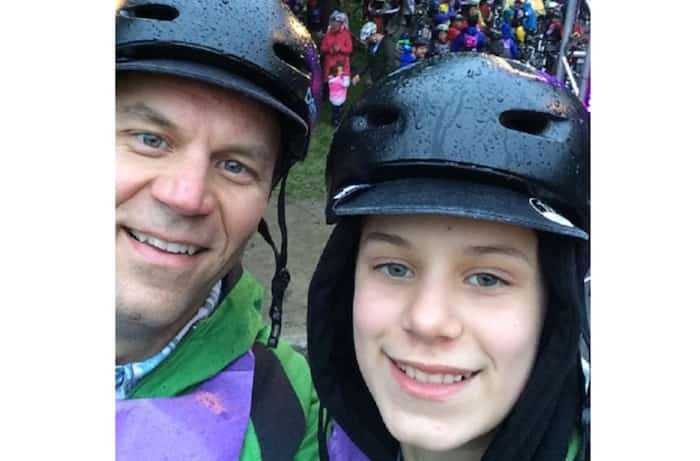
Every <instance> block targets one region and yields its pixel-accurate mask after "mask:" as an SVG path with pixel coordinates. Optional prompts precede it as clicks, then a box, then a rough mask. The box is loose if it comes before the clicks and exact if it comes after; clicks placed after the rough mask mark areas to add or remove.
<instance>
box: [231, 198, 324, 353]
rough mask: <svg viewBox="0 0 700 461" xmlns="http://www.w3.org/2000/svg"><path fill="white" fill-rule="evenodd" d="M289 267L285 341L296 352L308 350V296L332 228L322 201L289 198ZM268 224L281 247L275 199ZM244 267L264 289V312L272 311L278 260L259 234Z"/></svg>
mask: <svg viewBox="0 0 700 461" xmlns="http://www.w3.org/2000/svg"><path fill="white" fill-rule="evenodd" d="M286 202H287V230H288V239H289V243H288V247H287V253H288V256H287V261H288V262H287V267H288V269H289V272H290V274H291V277H292V278H291V281H290V282H289V286H288V287H287V291H286V292H285V298H284V305H283V315H282V337H283V338H285V339H286V340H287V341H289V342H290V343H291V344H292V345H293V346H294V347H295V348H297V349H299V350H302V351H305V350H306V301H307V300H306V296H307V289H308V287H309V282H310V281H311V276H312V275H313V271H314V268H315V267H316V263H317V262H318V258H319V257H320V256H321V251H323V246H324V245H325V243H326V240H327V239H328V235H329V234H330V232H331V229H332V226H328V225H326V224H325V218H324V215H323V205H324V202H323V200H309V199H295V198H289V197H287V200H286ZM265 220H266V221H267V224H268V226H269V227H270V232H271V233H272V236H273V238H274V241H275V245H277V247H278V248H279V246H280V234H279V229H278V226H277V200H276V194H274V199H271V200H270V204H269V205H268V208H267V210H266V212H265ZM243 266H244V267H245V268H246V269H247V270H249V271H250V272H251V273H252V274H253V275H254V276H255V278H256V279H257V280H258V281H259V282H260V283H261V284H262V285H263V286H264V287H265V300H264V302H263V310H264V312H265V315H267V312H268V309H269V307H270V280H271V279H272V275H273V274H274V271H275V260H274V256H273V254H272V249H271V248H270V246H269V245H268V244H267V242H265V240H263V238H262V237H260V235H259V234H256V235H255V236H254V237H253V238H252V239H251V241H250V242H249V243H248V248H247V249H246V251H245V254H244V257H243Z"/></svg>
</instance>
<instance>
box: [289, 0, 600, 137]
mask: <svg viewBox="0 0 700 461" xmlns="http://www.w3.org/2000/svg"><path fill="white" fill-rule="evenodd" d="M283 1H284V3H286V4H287V5H288V6H289V7H290V8H291V9H292V11H293V12H294V13H295V14H296V15H297V17H298V18H299V19H300V20H301V21H302V22H304V24H305V25H306V26H307V28H308V29H309V30H310V31H311V33H312V34H313V35H314V36H315V37H316V38H317V40H318V42H319V50H320V53H321V58H322V62H323V77H324V81H325V82H326V84H327V85H326V88H325V94H326V97H327V98H328V100H329V101H330V102H331V106H332V107H333V114H334V115H333V117H332V123H333V125H334V126H337V123H338V122H339V120H340V115H339V114H340V113H341V111H342V105H343V103H344V101H345V98H346V95H347V89H348V86H349V85H350V84H351V83H352V84H357V83H359V82H360V80H362V79H364V80H365V81H366V82H367V83H369V84H371V83H372V82H376V81H378V80H379V79H381V78H382V77H384V76H385V75H387V74H388V73H390V72H391V71H393V70H396V69H398V68H401V67H405V66H408V65H412V64H414V63H415V62H417V61H421V60H423V59H426V58H428V57H431V56H434V55H442V54H446V53H451V52H471V51H475V52H486V53H489V54H494V55H497V56H501V57H504V58H509V59H516V60H520V61H522V62H524V63H528V64H530V65H532V66H533V67H535V68H537V69H539V70H542V71H544V72H547V73H549V74H552V75H553V74H555V73H556V67H557V60H558V53H559V49H560V46H561V40H562V30H563V24H564V15H565V12H566V3H567V0H560V1H552V0H362V2H349V1H347V0H346V1H345V2H336V4H335V5H334V6H337V7H338V8H339V9H336V10H333V11H332V12H331V13H330V15H329V16H328V19H327V24H328V25H327V27H324V24H323V20H324V16H323V14H322V9H321V6H322V5H321V4H320V2H319V1H318V0H283ZM360 4H361V8H362V10H361V11H362V15H361V24H362V26H361V28H360V30H359V34H358V33H355V34H353V32H352V31H351V26H350V20H349V17H348V14H349V13H350V9H353V13H356V12H357V10H358V8H360ZM343 8H345V9H346V10H347V11H341V9H343ZM324 28H325V30H322V29H324ZM571 38H572V39H573V40H583V41H585V40H587V37H586V30H585V28H584V26H583V24H582V21H577V22H575V24H574V28H573V31H572V35H571ZM536 42H537V43H536ZM535 43H536V44H535ZM354 48H361V49H362V50H366V53H367V55H366V57H367V59H366V65H364V66H363V68H362V69H356V70H355V71H354V72H353V69H352V68H351V56H352V54H353V50H354ZM536 49H537V51H535V50H536ZM331 95H332V99H331Z"/></svg>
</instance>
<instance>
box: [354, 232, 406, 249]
mask: <svg viewBox="0 0 700 461" xmlns="http://www.w3.org/2000/svg"><path fill="white" fill-rule="evenodd" d="M370 240H375V241H379V242H386V243H390V244H392V245H396V246H400V247H403V248H411V243H410V242H409V241H408V240H406V239H404V238H402V237H399V236H398V235H396V234H385V233H384V232H377V231H372V232H368V233H367V234H365V236H364V238H363V239H362V241H363V242H367V241H370Z"/></svg>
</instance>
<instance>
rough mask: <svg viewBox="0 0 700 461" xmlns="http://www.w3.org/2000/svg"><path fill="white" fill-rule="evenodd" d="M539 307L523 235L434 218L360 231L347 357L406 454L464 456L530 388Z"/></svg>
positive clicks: (388, 219) (528, 236) (538, 287)
mask: <svg viewBox="0 0 700 461" xmlns="http://www.w3.org/2000/svg"><path fill="white" fill-rule="evenodd" d="M544 305H545V294H544V290H543V288H542V281H541V278H540V270H539V266H538V258H537V235H536V233H535V232H534V231H532V230H529V229H525V228H522V227H516V226H512V225H507V224H500V223H493V222H487V221H477V220H471V219H466V218H455V217H445V216H433V215H420V216H417V215H414V216H373V217H368V218H367V219H366V222H365V224H364V226H363V230H362V235H361V238H360V244H359V252H358V256H357V267H356V271H355V293H354V301H353V335H354V340H355V352H356V355H357V361H358V365H359V368H360V371H361V373H362V376H363V378H364V380H365V382H366V383H367V386H368V388H369V390H370V392H371V394H372V396H373V398H374V400H375V402H376V403H377V407H378V408H379V411H380V413H381V415H382V418H383V420H384V423H385V424H386V426H387V428H388V429H389V431H390V432H391V433H392V435H393V436H394V437H396V438H397V439H398V440H399V441H400V442H401V443H402V446H403V447H404V448H411V447H412V448H413V449H419V450H427V451H444V450H452V449H455V448H460V447H462V448H464V449H473V448H475V446H480V445H483V443H485V442H484V441H485V440H488V439H489V435H490V433H491V431H493V430H494V429H495V428H496V427H497V426H498V424H500V423H501V421H503V419H504V418H505V417H506V415H507V414H508V412H509V411H510V410H511V408H512V407H513V405H514V404H515V402H516V401H517V399H518V397H519V396H520V394H521V392H522V390H523V387H524V386H525V383H526V382H527V380H528V377H529V374H530V371H531V369H532V366H533V363H534V361H535V357H536V353H537V345H538V340H539V336H540V330H541V326H542V322H543V318H544V311H545V309H544Z"/></svg>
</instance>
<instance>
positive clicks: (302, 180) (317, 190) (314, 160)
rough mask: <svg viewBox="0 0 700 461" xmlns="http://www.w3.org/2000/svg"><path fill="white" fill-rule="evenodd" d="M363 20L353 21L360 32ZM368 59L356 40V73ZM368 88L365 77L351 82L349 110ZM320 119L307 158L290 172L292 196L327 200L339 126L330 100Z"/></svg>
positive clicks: (353, 25)
mask: <svg viewBox="0 0 700 461" xmlns="http://www.w3.org/2000/svg"><path fill="white" fill-rule="evenodd" d="M360 27H361V24H359V23H358V24H352V23H351V25H350V29H351V30H352V31H353V32H355V33H356V34H359V28H360ZM366 62H367V55H366V50H365V49H364V48H362V46H361V45H360V44H358V43H354V44H353V53H352V56H351V64H350V65H351V68H352V72H353V75H354V74H355V73H357V72H359V71H361V70H362V69H364V67H365V65H366ZM366 88H367V83H366V82H365V81H364V80H363V81H361V82H360V83H358V84H357V85H351V86H350V88H349V90H348V99H347V101H346V102H345V104H344V106H343V110H344V111H347V110H348V108H349V107H350V105H351V104H352V102H353V101H355V99H357V98H358V97H359V96H360V95H361V94H362V93H363V92H364V91H365V89H366ZM319 120H320V121H319V123H318V125H317V126H316V129H315V130H314V132H313V133H312V135H311V141H310V143H309V153H308V154H307V156H306V159H305V160H304V161H303V162H301V163H298V164H296V165H295V166H294V167H293V168H292V170H291V171H290V173H289V178H288V179H287V194H288V196H289V197H293V198H301V199H312V200H325V199H326V179H325V174H326V157H327V156H328V149H329V148H330V145H331V140H332V138H333V132H334V131H335V128H334V127H333V125H331V105H330V103H329V102H328V101H327V100H326V101H323V103H322V104H321V114H320V117H319Z"/></svg>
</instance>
